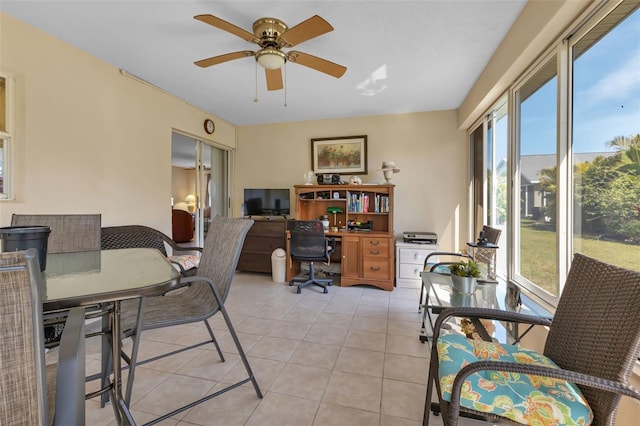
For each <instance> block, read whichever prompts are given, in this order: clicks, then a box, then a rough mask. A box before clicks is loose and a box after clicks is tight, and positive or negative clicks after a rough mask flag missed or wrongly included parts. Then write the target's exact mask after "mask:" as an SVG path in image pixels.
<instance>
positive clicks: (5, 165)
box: [0, 68, 15, 202]
mask: <svg viewBox="0 0 640 426" xmlns="http://www.w3.org/2000/svg"><path fill="white" fill-rule="evenodd" d="M0 77H1V78H3V79H4V84H5V93H4V95H5V96H4V103H5V105H4V111H5V117H4V119H5V126H6V129H5V130H2V129H0V140H2V147H0V149H2V151H3V152H2V176H1V177H2V180H3V183H2V185H3V191H2V192H0V202H1V201H7V200H13V167H12V166H13V142H14V133H13V132H14V122H15V121H14V120H15V118H14V117H15V111H14V100H15V80H14V77H13V75H12V74H11V73H9V72H7V71H6V70H4V69H2V68H0Z"/></svg>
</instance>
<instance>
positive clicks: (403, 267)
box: [398, 263, 422, 280]
mask: <svg viewBox="0 0 640 426" xmlns="http://www.w3.org/2000/svg"><path fill="white" fill-rule="evenodd" d="M420 272H422V263H420V264H417V263H416V264H412V263H401V264H400V271H399V273H400V274H399V276H398V277H399V278H406V279H410V280H420V279H422V278H421V277H420Z"/></svg>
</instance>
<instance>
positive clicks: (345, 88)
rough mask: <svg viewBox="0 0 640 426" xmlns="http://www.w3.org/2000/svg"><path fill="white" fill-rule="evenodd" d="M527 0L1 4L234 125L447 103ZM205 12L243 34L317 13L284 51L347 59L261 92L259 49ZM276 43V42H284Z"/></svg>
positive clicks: (289, 70)
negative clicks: (313, 24) (318, 25)
mask: <svg viewBox="0 0 640 426" xmlns="http://www.w3.org/2000/svg"><path fill="white" fill-rule="evenodd" d="M525 4H526V0H469V1H461V0H421V1H405V0H394V1H375V0H374V1H372V0H369V1H344V0H343V1H305V0H298V1H264V0H263V1H243V0H235V1H205V0H200V1H194V0H155V1H151V0H130V1H124V0H102V1H100V0H82V1H73V0H47V1H31V0H19V1H16V0H2V1H0V11H2V12H4V13H7V14H9V15H11V16H13V17H15V18H18V19H20V20H22V21H24V22H26V23H28V24H30V25H33V26H34V27H37V28H39V29H41V30H43V31H45V32H47V33H49V34H51V35H53V36H55V37H57V38H59V39H61V40H63V41H65V42H67V43H69V44H71V45H74V46H77V47H78V48H80V49H82V50H84V51H86V52H88V53H90V54H91V55H93V56H96V57H98V58H101V59H102V60H104V61H106V62H108V63H110V64H112V65H113V66H115V67H117V68H121V69H124V70H126V71H127V72H129V73H130V74H133V75H136V76H138V77H140V78H142V79H144V80H146V81H148V82H150V83H152V84H154V85H156V86H158V87H160V88H162V89H164V90H166V91H167V92H170V93H172V94H174V95H175V96H177V97H180V98H182V99H184V100H186V101H188V102H190V103H191V104H193V105H196V106H198V107H200V108H202V109H204V110H205V111H208V112H210V113H211V114H214V115H216V116H218V117H221V118H223V119H226V120H228V121H230V122H231V123H233V124H236V125H251V124H264V123H276V122H290V121H301V120H318V119H327V118H339V117H354V116H365V115H378V114H395V113H406V112H416V111H431V110H444V109H456V108H458V107H459V106H460V104H461V102H462V101H463V100H464V98H465V96H466V94H467V92H468V91H469V89H470V88H471V87H472V85H473V83H474V82H475V80H476V78H477V77H478V76H479V75H480V73H481V72H482V70H483V68H484V67H485V65H486V64H487V62H488V60H489V59H490V58H491V56H492V54H493V52H494V51H495V49H496V48H497V46H498V45H499V43H500V41H501V40H502V38H503V37H504V35H505V34H506V32H507V31H508V30H509V28H510V27H511V25H512V24H513V22H514V21H515V19H516V17H517V16H518V14H519V13H520V11H521V10H522V8H523V7H524V5H525ZM198 14H212V15H215V16H218V17H219V18H222V19H224V20H226V21H228V22H230V23H232V24H234V25H237V26H239V27H241V28H244V29H245V30H247V31H249V32H252V24H253V22H254V21H255V20H256V19H258V18H260V17H265V16H268V17H276V18H279V19H281V20H282V21H284V22H285V23H286V24H287V25H288V26H289V27H290V28H291V27H293V26H294V25H296V24H298V23H300V22H302V21H304V20H306V19H307V18H309V17H311V16H313V15H316V14H317V15H320V16H321V17H323V18H324V19H326V20H327V21H328V22H329V23H330V24H331V25H332V26H333V27H334V31H332V32H330V33H327V34H324V35H322V36H319V37H317V38H314V39H312V40H308V41H306V42H304V43H301V44H299V45H298V46H296V47H295V50H300V51H302V52H305V53H309V54H311V55H314V56H319V57H321V58H324V59H327V60H330V61H332V62H336V63H338V64H341V65H344V66H346V67H347V72H346V73H345V75H344V76H343V77H342V78H340V79H335V78H334V77H331V76H328V75H326V74H323V73H320V72H318V71H314V70H312V69H310V68H307V67H304V66H301V65H297V64H288V65H287V66H286V81H285V86H286V104H287V106H286V107H285V106H284V103H285V91H284V90H280V91H272V92H268V91H267V90H266V84H265V77H264V71H263V70H262V69H259V70H258V71H259V74H258V84H257V92H258V98H259V101H258V102H254V98H255V96H256V66H255V60H254V59H253V58H252V57H248V58H243V59H238V60H235V61H232V62H227V63H223V64H219V65H216V66H212V67H209V68H200V67H197V66H195V65H194V64H193V62H194V61H196V60H199V59H203V58H208V57H211V56H216V55H219V54H223V53H228V52H234V51H239V50H254V51H255V50H258V47H257V46H256V45H253V44H250V43H248V42H246V41H244V40H242V39H240V38H238V37H236V36H234V35H232V34H229V33H227V32H225V31H222V30H220V29H218V28H215V27H212V26H210V25H207V24H205V23H203V22H200V21H197V20H195V19H193V16H195V15H198ZM285 50H287V49H285Z"/></svg>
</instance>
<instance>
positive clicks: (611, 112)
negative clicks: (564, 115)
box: [521, 10, 640, 155]
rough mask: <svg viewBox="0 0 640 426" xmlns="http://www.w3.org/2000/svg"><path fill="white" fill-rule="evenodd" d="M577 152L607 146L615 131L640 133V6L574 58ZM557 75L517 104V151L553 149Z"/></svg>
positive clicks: (574, 119) (532, 151) (575, 138)
mask: <svg viewBox="0 0 640 426" xmlns="http://www.w3.org/2000/svg"><path fill="white" fill-rule="evenodd" d="M573 79H574V81H573V84H574V87H573V93H574V98H573V107H574V115H573V131H574V133H573V140H574V149H575V151H576V152H601V151H608V150H610V149H609V148H607V146H606V142H607V141H609V140H611V139H613V138H614V137H615V136H630V135H633V134H637V133H640V10H636V11H635V13H634V14H633V15H631V16H630V17H628V18H627V19H626V20H625V21H623V22H622V23H620V24H619V25H618V26H617V27H615V28H614V29H613V30H612V31H611V32H609V33H608V34H607V35H606V36H605V37H603V38H602V39H601V40H599V41H598V42H597V43H596V44H595V45H594V46H592V47H591V48H590V49H588V50H587V51H586V52H585V53H584V54H583V55H582V56H581V57H579V58H578V59H577V60H576V61H575V63H574V70H573ZM555 98H556V79H553V80H551V81H550V82H549V83H547V84H546V85H545V86H544V87H542V88H541V89H539V90H538V91H537V92H536V93H534V94H533V95H532V96H530V97H529V98H528V99H527V100H526V101H525V102H524V103H523V104H522V117H523V122H522V128H521V131H522V141H523V145H522V154H523V155H527V154H549V153H554V152H555V139H556V134H555V131H556V130H555V108H556V100H555Z"/></svg>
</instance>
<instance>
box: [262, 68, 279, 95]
mask: <svg viewBox="0 0 640 426" xmlns="http://www.w3.org/2000/svg"><path fill="white" fill-rule="evenodd" d="M264 71H265V74H266V76H267V90H280V89H282V88H283V87H284V85H283V84H282V69H280V68H277V69H274V70H269V69H266V68H265V70H264Z"/></svg>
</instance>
